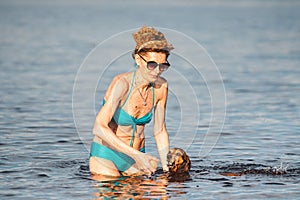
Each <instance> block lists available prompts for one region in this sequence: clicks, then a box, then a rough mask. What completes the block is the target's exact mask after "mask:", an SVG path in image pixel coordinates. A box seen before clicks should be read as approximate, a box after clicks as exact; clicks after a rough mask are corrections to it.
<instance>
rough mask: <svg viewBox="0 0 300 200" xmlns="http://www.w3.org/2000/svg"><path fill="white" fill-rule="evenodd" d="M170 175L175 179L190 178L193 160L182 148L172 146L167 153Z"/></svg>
mask: <svg viewBox="0 0 300 200" xmlns="http://www.w3.org/2000/svg"><path fill="white" fill-rule="evenodd" d="M167 161H168V168H169V172H168V174H169V177H171V178H172V179H173V180H179V181H182V180H186V179H187V178H189V171H190V169H191V160H190V158H189V156H188V155H187V154H186V152H185V151H184V150H183V149H181V148H171V149H170V151H169V152H168V155H167Z"/></svg>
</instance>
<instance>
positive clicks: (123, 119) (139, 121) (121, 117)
mask: <svg viewBox="0 0 300 200" xmlns="http://www.w3.org/2000/svg"><path fill="white" fill-rule="evenodd" d="M134 78H135V71H134V73H133V76H132V81H131V86H130V89H129V93H128V95H127V97H126V100H125V102H124V104H123V105H122V106H121V107H118V108H117V110H116V111H115V114H114V116H113V120H114V121H115V122H116V123H117V124H118V125H121V126H131V127H132V136H131V140H130V146H132V145H133V139H134V133H135V131H136V125H145V124H148V123H149V122H150V121H151V119H152V110H153V107H152V109H151V110H150V111H149V112H148V113H147V114H145V115H144V116H142V117H140V118H135V117H133V116H132V115H130V114H128V113H127V112H126V111H125V110H124V109H123V107H124V106H125V105H126V103H127V101H128V99H129V97H130V94H131V91H132V87H133V83H134ZM151 86H152V105H154V102H155V101H154V99H155V95H154V84H151ZM104 103H105V100H103V104H104Z"/></svg>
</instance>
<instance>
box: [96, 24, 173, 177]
mask: <svg viewBox="0 0 300 200" xmlns="http://www.w3.org/2000/svg"><path fill="white" fill-rule="evenodd" d="M133 37H134V40H135V41H136V47H135V50H134V53H133V58H134V60H135V62H136V65H137V69H136V70H135V71H133V72H128V73H123V74H120V75H117V76H116V77H115V78H114V79H113V81H112V82H111V84H110V86H109V87H108V89H107V91H106V94H105V97H104V100H103V106H102V108H101V109H100V111H99V113H98V114H97V116H96V119H95V124H94V128H93V134H94V140H93V142H92V145H91V152H90V172H91V174H99V175H106V176H121V175H132V174H141V173H143V174H151V173H153V172H155V170H156V167H157V162H158V159H157V158H155V157H152V156H150V155H148V154H146V153H145V135H144V128H145V125H146V124H147V123H149V122H150V121H151V119H152V116H153V115H154V137H155V140H156V143H157V149H158V153H159V156H160V161H161V164H162V168H163V170H164V171H168V167H167V153H168V151H169V137H168V133H167V130H166V124H165V109H166V102H167V97H168V83H167V81H166V79H164V78H163V77H161V74H162V73H163V72H164V71H166V70H167V69H168V68H169V67H170V64H169V63H168V61H167V58H168V56H169V53H170V51H171V50H172V49H173V46H172V45H171V44H169V43H168V41H167V40H166V39H165V37H164V35H163V33H161V32H159V31H157V30H155V29H154V28H151V27H146V26H145V27H142V28H141V29H140V30H139V31H137V32H135V33H134V34H133Z"/></svg>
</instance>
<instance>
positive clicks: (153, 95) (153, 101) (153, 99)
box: [151, 83, 155, 107]
mask: <svg viewBox="0 0 300 200" xmlns="http://www.w3.org/2000/svg"><path fill="white" fill-rule="evenodd" d="M151 85H152V107H154V103H155V93H154V83H151Z"/></svg>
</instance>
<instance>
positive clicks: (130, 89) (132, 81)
mask: <svg viewBox="0 0 300 200" xmlns="http://www.w3.org/2000/svg"><path fill="white" fill-rule="evenodd" d="M135 72H136V70H134V72H133V75H132V80H131V85H130V88H129V92H128V95H127V97H126V99H125V102H124V103H123V105H122V106H121V108H122V107H124V106H125V105H126V103H127V101H128V99H129V96H130V94H131V91H132V88H133V83H134V78H135Z"/></svg>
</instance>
